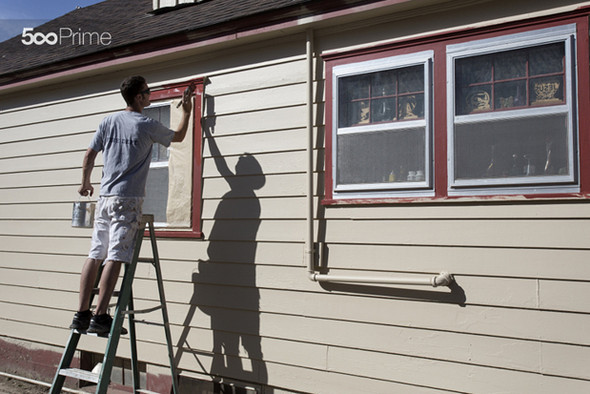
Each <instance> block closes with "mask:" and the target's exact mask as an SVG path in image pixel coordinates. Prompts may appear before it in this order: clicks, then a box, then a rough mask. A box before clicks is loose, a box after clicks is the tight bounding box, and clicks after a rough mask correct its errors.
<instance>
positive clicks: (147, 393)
mask: <svg viewBox="0 0 590 394" xmlns="http://www.w3.org/2000/svg"><path fill="white" fill-rule="evenodd" d="M135 392H136V393H144V394H160V393H158V392H155V391H150V390H146V389H138V390H135Z"/></svg>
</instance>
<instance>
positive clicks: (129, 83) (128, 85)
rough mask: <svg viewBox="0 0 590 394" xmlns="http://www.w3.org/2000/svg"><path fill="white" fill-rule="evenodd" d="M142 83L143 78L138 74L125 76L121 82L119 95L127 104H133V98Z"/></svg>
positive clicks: (143, 82) (140, 88) (141, 86)
mask: <svg viewBox="0 0 590 394" xmlns="http://www.w3.org/2000/svg"><path fill="white" fill-rule="evenodd" d="M144 84H145V78H144V77H141V76H139V75H135V76H133V77H128V78H125V80H124V81H123V82H121V95H122V96H123V98H124V99H125V102H126V103H127V105H132V104H133V99H134V98H135V96H137V95H138V94H139V93H140V92H141V90H142V88H143V85H144Z"/></svg>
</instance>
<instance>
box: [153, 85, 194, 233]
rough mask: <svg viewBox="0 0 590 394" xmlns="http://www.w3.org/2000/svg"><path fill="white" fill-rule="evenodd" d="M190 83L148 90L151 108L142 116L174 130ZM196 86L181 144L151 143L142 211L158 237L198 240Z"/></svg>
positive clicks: (180, 115)
mask: <svg viewBox="0 0 590 394" xmlns="http://www.w3.org/2000/svg"><path fill="white" fill-rule="evenodd" d="M190 82H191V81H187V82H184V83H179V84H174V85H169V86H163V87H161V88H157V87H156V88H154V87H152V88H151V90H152V93H151V96H150V101H151V105H150V106H149V107H146V108H144V112H143V113H144V115H146V116H148V117H151V118H153V119H156V120H158V121H160V122H161V123H163V124H164V125H165V126H167V127H169V128H171V129H173V130H175V129H176V127H177V126H178V124H179V122H180V119H181V117H182V107H179V106H178V105H179V103H180V101H181V99H182V94H183V92H184V90H185V89H186V88H187V87H188V86H189V84H190ZM193 82H195V84H196V89H195V94H194V108H193V113H192V115H191V119H190V123H189V129H188V131H187V134H186V137H185V139H184V141H182V142H179V143H175V142H173V143H172V144H171V145H170V147H168V148H166V147H164V146H162V145H160V144H154V147H153V149H152V158H151V163H150V170H149V173H148V179H147V184H146V197H145V200H144V204H143V211H144V213H146V214H153V215H154V224H155V227H156V233H157V235H158V236H163V237H201V236H202V234H201V229H200V216H199V214H200V212H201V164H200V163H201V152H202V150H201V144H202V138H201V101H202V92H203V84H202V81H200V80H197V81H193Z"/></svg>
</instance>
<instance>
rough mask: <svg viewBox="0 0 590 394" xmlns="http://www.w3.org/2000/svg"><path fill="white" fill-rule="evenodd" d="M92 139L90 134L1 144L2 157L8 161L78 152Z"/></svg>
mask: <svg viewBox="0 0 590 394" xmlns="http://www.w3.org/2000/svg"><path fill="white" fill-rule="evenodd" d="M91 139H92V135H89V134H74V135H67V136H59V137H52V138H43V139H40V140H30V141H22V142H14V143H10V144H0V157H2V158H4V159H6V158H11V157H21V156H24V157H29V156H37V155H47V154H54V153H61V152H71V151H78V150H80V149H85V148H87V147H88V145H89V144H90V140H91Z"/></svg>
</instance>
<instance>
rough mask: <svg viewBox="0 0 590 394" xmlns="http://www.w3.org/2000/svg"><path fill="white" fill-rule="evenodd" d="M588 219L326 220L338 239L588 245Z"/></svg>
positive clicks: (331, 234)
mask: <svg viewBox="0 0 590 394" xmlns="http://www.w3.org/2000/svg"><path fill="white" fill-rule="evenodd" d="M589 230H590V221H588V220H535V221H530V220H523V219H514V220H491V219H482V220H470V221H461V220H420V221H416V220H382V221H365V220H361V221H359V220H357V221H351V220H339V221H329V222H328V223H327V224H326V241H327V242H334V243H335V242H338V243H357V244H362V243H365V244H366V243H368V244H383V243H386V244H391V243H395V244H406V245H453V246H489V247H498V246H502V247H525V248H535V247H537V248H588V242H587V237H586V235H585V234H587V233H588V231H589Z"/></svg>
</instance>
